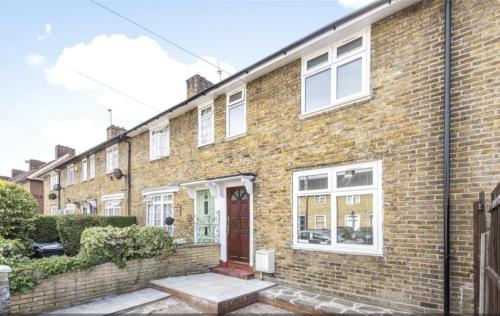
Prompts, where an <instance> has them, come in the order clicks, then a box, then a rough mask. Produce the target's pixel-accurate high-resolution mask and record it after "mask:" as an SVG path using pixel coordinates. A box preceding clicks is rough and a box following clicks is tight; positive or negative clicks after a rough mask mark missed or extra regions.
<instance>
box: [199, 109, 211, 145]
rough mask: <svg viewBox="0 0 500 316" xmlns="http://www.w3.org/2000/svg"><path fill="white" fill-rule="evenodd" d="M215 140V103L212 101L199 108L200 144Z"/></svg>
mask: <svg viewBox="0 0 500 316" xmlns="http://www.w3.org/2000/svg"><path fill="white" fill-rule="evenodd" d="M213 142H214V104H213V102H210V103H209V104H205V105H203V106H200V107H199V108H198V146H204V145H208V144H212V143H213Z"/></svg>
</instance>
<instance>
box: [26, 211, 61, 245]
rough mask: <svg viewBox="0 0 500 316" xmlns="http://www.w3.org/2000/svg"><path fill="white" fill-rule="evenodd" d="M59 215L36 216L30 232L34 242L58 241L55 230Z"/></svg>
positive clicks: (57, 234)
mask: <svg viewBox="0 0 500 316" xmlns="http://www.w3.org/2000/svg"><path fill="white" fill-rule="evenodd" d="M58 218H59V216H37V217H36V219H35V230H34V231H33V233H32V234H31V239H33V240H34V241H36V242H53V241H59V232H58V231H57V220H58Z"/></svg>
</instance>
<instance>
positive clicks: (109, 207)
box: [104, 200, 122, 216]
mask: <svg viewBox="0 0 500 316" xmlns="http://www.w3.org/2000/svg"><path fill="white" fill-rule="evenodd" d="M121 213H122V200H108V201H104V215H105V216H120V215H121Z"/></svg>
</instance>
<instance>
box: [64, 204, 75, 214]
mask: <svg viewBox="0 0 500 316" xmlns="http://www.w3.org/2000/svg"><path fill="white" fill-rule="evenodd" d="M69 206H71V207H69ZM69 211H71V213H69ZM73 214H76V204H75V203H73V202H69V203H66V205H65V206H64V210H63V214H62V215H73Z"/></svg>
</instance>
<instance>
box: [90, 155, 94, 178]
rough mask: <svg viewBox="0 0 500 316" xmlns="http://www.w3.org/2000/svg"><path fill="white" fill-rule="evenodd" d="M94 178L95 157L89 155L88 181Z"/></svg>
mask: <svg viewBox="0 0 500 316" xmlns="http://www.w3.org/2000/svg"><path fill="white" fill-rule="evenodd" d="M94 178H95V155H91V156H90V158H89V179H94Z"/></svg>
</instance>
